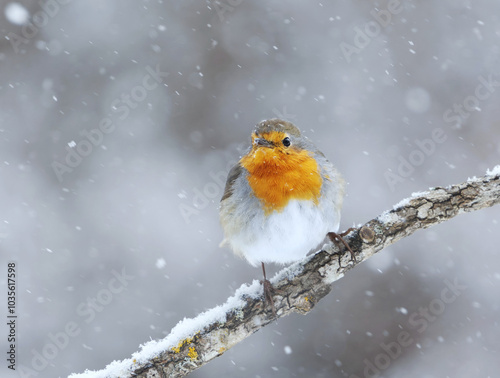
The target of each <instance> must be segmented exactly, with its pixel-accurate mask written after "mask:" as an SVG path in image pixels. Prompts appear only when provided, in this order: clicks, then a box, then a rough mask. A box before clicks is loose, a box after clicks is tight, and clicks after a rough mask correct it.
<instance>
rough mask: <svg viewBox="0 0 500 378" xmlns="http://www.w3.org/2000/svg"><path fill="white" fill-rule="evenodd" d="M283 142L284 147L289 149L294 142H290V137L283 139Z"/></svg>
mask: <svg viewBox="0 0 500 378" xmlns="http://www.w3.org/2000/svg"><path fill="white" fill-rule="evenodd" d="M282 142H283V146H285V147H288V146H289V145H291V144H292V142H290V138H289V137H286V138H285V139H283V140H282Z"/></svg>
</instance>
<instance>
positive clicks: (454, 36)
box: [0, 0, 500, 378]
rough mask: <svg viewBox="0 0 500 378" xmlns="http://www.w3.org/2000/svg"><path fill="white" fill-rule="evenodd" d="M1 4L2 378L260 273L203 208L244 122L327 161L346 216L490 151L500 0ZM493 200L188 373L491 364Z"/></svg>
mask: <svg viewBox="0 0 500 378" xmlns="http://www.w3.org/2000/svg"><path fill="white" fill-rule="evenodd" d="M0 4H1V8H0V9H1V12H0V33H1V35H2V36H3V38H1V39H0V180H1V185H0V209H1V218H0V251H1V252H0V272H1V273H0V283H1V287H2V290H1V294H0V300H1V302H0V306H2V311H1V313H2V314H6V307H7V306H6V290H5V288H6V286H5V282H6V271H7V262H8V261H11V260H13V261H16V262H17V273H18V287H17V288H18V304H17V306H18V313H19V315H20V318H19V319H18V328H17V332H18V336H19V342H18V361H17V362H18V368H21V367H22V368H23V369H25V370H24V373H23V374H24V375H23V374H21V375H20V376H26V377H27V376H38V377H57V376H61V377H63V376H67V375H68V374H70V373H71V372H82V371H84V370H85V369H86V368H88V369H100V368H103V367H104V366H105V365H106V364H107V363H109V362H111V361H112V360H114V359H123V358H128V357H129V356H130V355H131V353H133V352H134V351H136V350H138V346H139V344H141V343H144V342H147V341H148V340H150V339H159V338H162V337H164V336H165V335H166V334H168V332H169V331H170V329H171V328H172V327H173V326H174V325H175V324H176V323H177V322H178V321H179V320H181V319H183V318H184V317H193V316H195V315H196V314H198V313H199V312H201V311H203V310H205V309H208V308H211V307H214V306H215V305H218V304H221V303H223V302H224V301H225V299H226V298H227V297H228V296H230V295H232V294H233V293H234V291H235V289H236V288H238V287H239V286H240V285H241V284H242V283H245V282H251V281H252V280H253V279H260V276H261V271H260V270H259V269H255V268H252V267H251V266H250V265H248V264H247V263H246V262H245V261H243V260H240V259H239V258H237V257H235V256H233V255H232V253H231V252H230V251H229V250H228V249H225V248H224V249H222V248H219V246H218V245H219V242H220V240H221V239H222V232H221V228H220V226H219V223H218V211H217V206H218V200H219V198H220V196H221V195H222V190H223V187H222V186H223V180H224V178H225V175H226V173H227V171H228V169H229V166H230V164H231V163H234V162H236V161H237V159H238V158H239V156H240V155H241V154H242V153H243V151H244V149H245V148H246V147H247V146H248V145H249V141H250V133H251V131H252V129H253V126H254V125H255V124H256V123H257V122H258V121H260V120H262V119H266V118H273V117H281V118H285V119H287V120H289V121H292V122H294V123H295V124H297V125H298V126H299V127H300V128H301V129H302V130H303V132H304V133H305V134H306V135H307V136H308V137H309V138H310V139H312V140H313V141H314V142H315V143H316V144H317V145H318V147H319V148H320V149H321V150H322V151H323V152H324V153H325V154H326V155H327V157H328V158H329V159H330V160H331V161H332V162H334V164H336V166H337V167H338V168H339V170H340V171H341V172H342V173H343V174H344V176H345V178H346V180H347V181H348V187H347V189H348V194H347V197H346V200H345V205H344V210H343V219H342V225H341V228H342V229H345V228H347V227H350V226H352V225H353V224H355V225H356V224H360V223H364V222H365V221H368V220H369V219H371V218H373V217H375V216H377V215H378V214H380V213H381V212H382V211H383V210H385V209H390V208H391V207H392V206H393V205H394V204H395V203H397V202H398V201H400V200H401V199H403V198H405V197H408V196H409V195H410V194H411V193H412V192H416V191H422V190H425V189H427V188H428V187H431V186H438V185H448V184H453V183H458V182H462V181H464V180H466V179H467V178H468V177H472V176H480V175H483V174H484V173H485V171H486V169H487V168H492V167H494V166H495V165H496V164H499V163H500V158H499V157H500V139H499V138H500V122H499V119H500V107H499V106H498V104H499V100H500V91H499V88H500V86H499V84H500V75H497V72H499V63H500V61H499V60H500V59H499V58H500V48H499V45H500V20H499V17H500V3H499V2H498V1H494V0H475V1H466V0H445V1H439V2H438V1H434V2H428V1H423V2H422V1H405V2H404V3H400V2H398V1H397V0H391V1H389V2H386V1H374V2H365V1H348V0H338V1H335V2H310V1H292V2H286V3H284V2H281V1H274V0H267V1H264V0H255V1H249V0H220V2H215V1H211V0H209V1H152V0H151V1H147V0H143V1H131V0H126V1H123V0H122V1H118V0H115V1H111V0H110V1H106V2H101V1H97V0H87V1H77V0H74V1H68V0H65V1H63V0H59V1H56V0H50V1H41V2H38V1H16V2H8V1H1V2H0ZM166 73H168V75H167V74H166ZM102 130H104V131H105V132H103V131H102ZM433 137H434V139H433ZM499 211H500V209H498V208H492V209H486V210H483V211H480V212H476V213H473V214H468V215H463V216H461V217H459V218H457V219H454V220H452V221H450V222H447V223H445V224H442V225H440V226H438V227H435V228H433V229H430V230H426V231H420V232H418V233H416V234H415V235H413V236H412V237H409V238H407V239H405V240H403V241H401V242H399V243H397V244H395V245H394V246H392V247H390V248H388V249H387V250H385V251H383V252H382V253H380V254H379V255H378V256H376V257H374V258H372V259H371V260H369V261H368V262H366V263H364V264H362V265H361V266H359V267H358V268H356V269H355V270H353V271H351V272H350V273H349V274H348V275H347V276H346V277H344V278H343V279H342V280H340V281H339V282H337V283H335V285H334V287H333V290H332V293H331V294H330V295H329V296H328V297H326V298H325V299H324V300H323V301H322V302H320V303H319V304H318V305H317V307H316V308H315V309H314V311H313V312H312V313H311V314H309V315H308V316H305V317H304V316H300V315H293V316H290V317H287V318H284V319H280V320H279V321H278V322H276V323H275V324H272V325H270V326H269V327H266V328H265V329H263V330H261V331H260V332H258V333H257V334H255V335H254V336H252V337H251V338H249V339H247V340H245V341H244V342H242V343H241V344H239V345H238V346H236V347H235V348H233V349H232V350H229V351H228V352H227V353H225V354H224V355H223V356H222V357H220V358H217V359H216V360H214V361H212V362H211V363H210V364H208V365H207V366H205V367H203V368H202V369H200V370H198V371H197V372H195V373H193V374H192V377H198V378H199V377H219V376H222V375H224V376H232V377H290V376H291V377H365V376H373V375H374V374H376V371H374V369H373V367H372V368H371V369H372V370H370V368H369V366H370V364H371V366H375V368H376V369H377V364H378V366H379V368H378V369H377V371H379V372H380V374H381V375H382V376H384V377H401V376H405V377H448V376H449V377H493V376H496V375H497V374H498V366H499V365H498V359H499V356H500V322H499V319H500V295H499V290H500V257H499V254H498V252H499V251H498V244H499V243H498V240H499V236H498V234H499V230H500V226H499V223H498V221H499ZM278 268H279V267H271V266H270V267H269V270H270V271H271V272H276V271H277V269H278ZM273 269H274V270H273ZM123 270H124V271H123ZM123 272H125V277H126V278H125V279H123V278H122V282H120V281H117V280H116V279H115V276H116V275H117V274H118V275H120V274H122V273H123ZM454 281H456V282H458V283H459V284H460V285H461V287H462V289H460V290H459V291H458V294H459V295H458V296H456V297H455V298H454V299H453V301H451V303H444V302H443V301H442V299H441V293H442V291H443V290H444V289H445V288H446V287H447V283H453V282H454ZM92 298H94V299H92ZM419 309H430V310H431V313H430V314H431V315H429V316H428V317H427V318H426V317H424V315H421V313H419ZM432 311H434V312H432ZM432 313H434V315H435V316H434V315H432ZM412 317H413V318H412ZM411 319H413V322H412V320H411ZM2 323H4V321H2ZM68 324H69V327H70V329H73V331H74V333H78V334H74V335H73V336H71V337H69V336H68V337H67V338H66V339H65V337H64V336H61V334H62V333H63V332H67V331H65V329H66V327H68ZM417 325H418V326H417ZM71 327H73V328H71ZM74 327H76V328H74ZM0 329H1V330H2V331H1V335H2V336H1V337H0V346H1V350H2V356H4V355H5V353H4V351H6V350H7V340H6V339H7V333H8V329H7V327H6V326H5V325H4V326H2V327H0ZM73 331H71V332H73ZM77 331H78V332H77ZM401 332H407V333H408V334H409V336H410V338H411V340H412V342H411V343H410V345H408V346H405V347H402V348H400V349H401V350H400V351H399V353H395V352H397V348H396V349H394V350H393V356H392V357H390V356H389V360H387V359H386V358H385V357H383V356H384V355H385V356H387V355H388V354H387V353H388V352H385V351H384V347H383V345H393V344H391V343H394V342H397V340H398V335H399V334H400V333H401ZM58 335H59V339H58V340H59V345H60V347H56V348H55V349H54V348H51V346H50V345H51V344H52V345H54V343H55V342H54V341H53V338H54V337H55V338H56V339H57V336H58ZM44 356H45V357H44ZM5 364H6V361H5V358H4V357H2V359H1V362H0V368H1V369H2V370H1V372H0V375H1V376H11V375H12V376H16V374H11V375H9V373H10V371H9V370H7V368H6V366H5ZM29 369H31V370H29ZM18 373H19V372H18ZM35 373H36V374H37V375H35Z"/></svg>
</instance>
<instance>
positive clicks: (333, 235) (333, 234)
mask: <svg viewBox="0 0 500 378" xmlns="http://www.w3.org/2000/svg"><path fill="white" fill-rule="evenodd" d="M355 230H356V229H355V228H352V227H351V228H348V229H347V230H345V231H344V232H342V233H340V234H337V233H336V232H329V233H328V234H326V236H328V237H329V238H330V240H331V241H332V242H333V243H335V244H337V243H338V242H339V241H340V242H342V243H343V244H344V245H345V247H346V248H347V249H348V250H349V252H350V253H351V259H352V260H354V262H356V255H355V254H354V251H353V250H352V249H351V247H349V244H347V243H346V241H345V240H344V239H343V237H344V236H347V235H349V233H351V231H355ZM337 245H338V244H337Z"/></svg>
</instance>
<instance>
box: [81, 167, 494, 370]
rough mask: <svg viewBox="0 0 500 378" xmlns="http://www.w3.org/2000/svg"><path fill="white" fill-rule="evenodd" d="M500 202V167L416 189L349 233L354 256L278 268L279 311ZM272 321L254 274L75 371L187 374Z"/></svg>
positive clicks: (313, 298)
mask: <svg viewBox="0 0 500 378" xmlns="http://www.w3.org/2000/svg"><path fill="white" fill-rule="evenodd" d="M499 202H500V166H497V167H496V168H495V169H494V170H493V171H488V172H487V174H486V176H484V177H481V178H473V179H469V180H468V181H466V182H464V183H461V184H458V185H451V186H448V187H446V188H442V187H437V188H432V189H430V190H429V191H426V192H422V193H414V194H413V195H412V197H411V198H408V199H405V200H403V201H401V202H399V203H398V204H397V205H395V206H394V207H393V209H392V210H389V211H385V212H384V213H382V214H381V215H380V216H379V217H377V218H374V219H372V220H370V221H369V222H367V223H365V224H364V225H363V226H362V227H360V228H359V229H356V230H355V231H353V232H351V233H350V234H349V235H348V236H347V237H345V240H346V241H347V243H349V245H350V246H351V248H352V249H353V251H354V252H355V254H356V260H357V261H353V260H351V256H350V254H349V253H345V252H346V250H345V248H344V247H343V246H342V248H341V249H340V251H339V249H338V247H337V246H335V245H332V244H329V245H325V246H324V249H323V250H321V251H319V252H318V253H316V254H314V255H312V256H308V257H307V258H305V259H304V260H303V261H301V262H298V263H295V264H293V265H291V266H290V267H288V268H285V269H283V270H282V271H280V272H279V273H277V275H276V276H275V277H274V278H273V279H272V280H271V281H272V283H273V286H274V287H275V288H276V289H277V290H278V291H280V292H283V293H285V294H284V295H275V297H274V304H275V309H276V317H277V318H281V317H283V316H286V315H288V314H290V313H292V312H298V313H301V314H307V313H308V312H309V311H311V309H312V308H313V307H314V306H315V304H316V303H318V301H320V300H321V299H322V298H323V297H324V296H325V295H327V294H328V293H329V292H330V290H331V284H332V282H334V281H336V280H338V279H340V278H341V277H342V276H343V275H344V273H345V272H347V271H348V270H350V269H352V268H353V267H355V266H356V265H357V264H359V263H361V262H363V261H365V260H366V259H368V258H369V257H371V256H373V255H374V254H375V253H377V252H378V251H380V250H382V249H384V248H385V247H387V246H389V245H391V244H393V243H395V242H397V241H398V240H400V239H402V238H404V237H407V236H409V235H411V234H413V233H414V232H415V231H416V230H418V229H425V228H428V227H431V226H433V225H436V224H438V223H441V222H444V221H447V220H449V219H451V218H453V217H455V216H456V215H459V214H462V213H466V212H471V211H475V210H479V209H483V208H485V207H490V206H493V205H496V204H498V203H499ZM274 320H275V318H273V316H272V312H271V309H270V308H269V306H266V305H264V303H263V299H262V285H261V284H260V283H259V281H256V280H255V281H254V282H253V283H252V284H251V285H246V284H244V285H242V286H241V287H240V288H239V289H238V290H237V291H236V293H235V295H234V296H233V297H230V298H229V299H228V300H227V302H226V303H225V304H224V305H222V306H218V307H216V308H213V309H211V310H208V311H206V312H204V313H202V314H200V315H198V316H197V317H196V318H193V319H184V320H183V321H181V322H180V323H179V324H177V325H176V326H175V327H174V328H173V329H172V331H171V333H170V334H169V335H168V336H167V337H166V338H164V339H162V340H159V341H151V342H149V343H147V344H145V345H142V349H141V351H139V352H136V353H134V354H133V355H132V358H130V359H126V360H123V361H115V362H113V363H111V364H110V365H108V366H107V367H106V369H104V370H100V371H95V372H94V371H86V372H85V373H83V374H74V375H72V376H71V377H72V378H77V377H78V378H84V377H85V378H90V377H93V378H95V377H117V376H120V377H182V376H184V375H186V374H188V373H189V372H191V371H193V370H195V369H197V368H199V367H201V366H203V365H205V364H206V363H208V362H209V361H210V360H212V359H214V358H215V357H218V356H220V355H222V354H223V353H224V352H225V351H226V350H228V349H229V348H231V347H233V346H234V345H236V344H237V343H239V342H240V341H242V340H244V339H245V338H247V337H248V336H250V335H251V334H253V333H254V332H256V331H258V330H259V329H261V328H262V327H265V326H266V325H267V324H269V323H271V322H273V321H274Z"/></svg>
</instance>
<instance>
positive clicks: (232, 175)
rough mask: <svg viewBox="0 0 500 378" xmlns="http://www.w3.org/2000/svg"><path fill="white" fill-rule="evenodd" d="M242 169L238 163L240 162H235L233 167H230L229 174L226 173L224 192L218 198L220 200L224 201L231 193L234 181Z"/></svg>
mask: <svg viewBox="0 0 500 378" xmlns="http://www.w3.org/2000/svg"><path fill="white" fill-rule="evenodd" d="M243 169H244V168H243V167H242V166H241V165H240V163H238V164H236V165H235V166H234V167H233V168H231V170H230V171H229V174H228V175H227V181H226V187H225V188H224V194H223V195H222V198H221V199H220V200H221V202H222V201H224V200H225V199H226V198H228V197H229V196H230V195H231V194H232V193H233V184H234V181H235V180H236V179H237V178H238V177H239V176H240V175H241V174H242V172H243Z"/></svg>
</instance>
